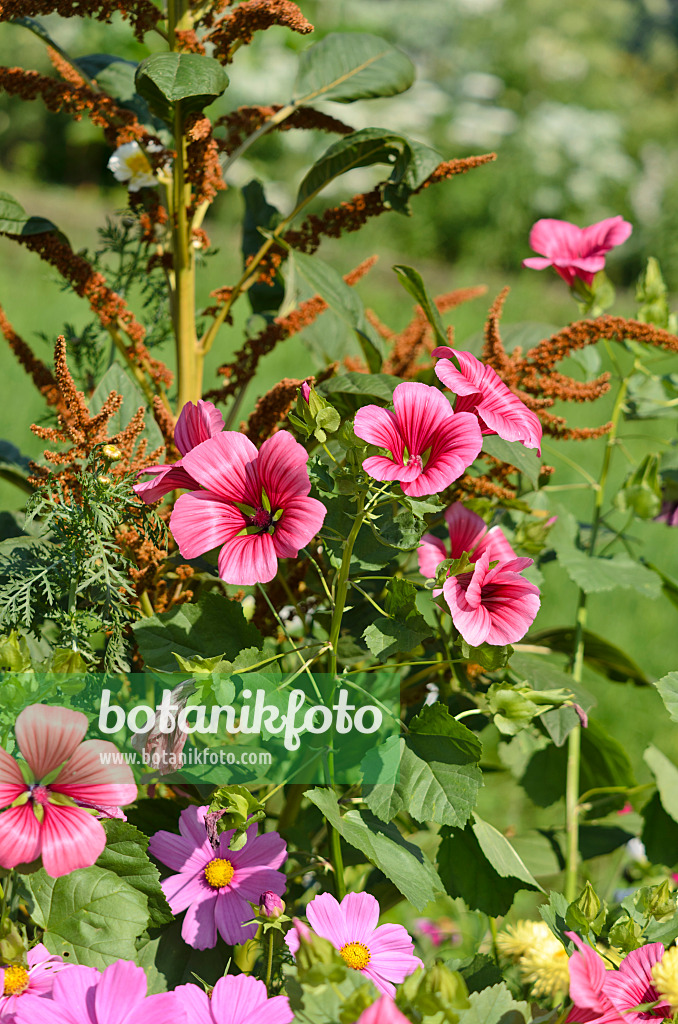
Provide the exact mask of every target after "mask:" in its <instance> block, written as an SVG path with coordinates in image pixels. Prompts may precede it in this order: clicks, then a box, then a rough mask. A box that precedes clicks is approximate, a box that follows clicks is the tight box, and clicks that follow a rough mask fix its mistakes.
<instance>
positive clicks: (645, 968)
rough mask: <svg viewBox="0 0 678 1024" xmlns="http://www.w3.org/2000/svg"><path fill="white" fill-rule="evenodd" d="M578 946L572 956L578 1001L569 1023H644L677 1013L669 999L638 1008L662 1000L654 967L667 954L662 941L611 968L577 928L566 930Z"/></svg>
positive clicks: (573, 985) (574, 995)
mask: <svg viewBox="0 0 678 1024" xmlns="http://www.w3.org/2000/svg"><path fill="white" fill-rule="evenodd" d="M565 934H566V935H567V937H568V939H572V941H573V942H574V943H575V945H576V946H577V947H578V949H579V952H575V953H573V954H572V956H571V957H570V961H569V969H570V999H571V1000H572V1002H573V1003H574V1006H573V1008H572V1010H571V1011H570V1013H569V1015H568V1018H567V1021H568V1022H569V1024H588V1021H600V1024H624V1022H627V1024H642V1022H645V1021H651V1020H657V1018H665V1017H671V1016H672V1015H673V1013H672V1010H671V1007H670V1005H669V1003H667V1002H663V1001H659V1002H658V1005H657V1006H655V1007H653V1008H652V1009H651V1010H640V1011H636V1010H634V1007H636V1006H640V1005H641V1004H643V1003H654V1002H657V1001H658V1000H660V995H659V992H658V991H657V989H656V988H655V984H654V980H653V978H652V968H653V967H654V965H655V964H656V963H657V962H658V961H659V960H661V959H662V957H663V956H664V946H663V944H662V943H661V942H651V943H650V944H649V945H647V946H643V947H641V949H634V950H632V951H631V952H630V953H629V954H628V955H627V956H625V957H624V959H623V960H622V962H621V964H620V965H619V969H618V970H616V971H608V970H607V969H606V967H605V961H604V960H603V958H602V957H601V956H600V954H599V953H597V952H596V951H595V950H594V949H592V948H591V947H590V946H587V945H586V944H585V943H584V942H582V940H581V939H580V938H579V936H578V935H576V934H575V933H574V932H566V933H565Z"/></svg>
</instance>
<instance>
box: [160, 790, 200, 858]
mask: <svg viewBox="0 0 678 1024" xmlns="http://www.w3.org/2000/svg"><path fill="white" fill-rule="evenodd" d="M208 810H209V805H208V804H203V806H202V807H195V806H191V807H185V808H184V810H183V811H182V812H181V814H180V815H179V831H180V833H181V834H182V836H184V838H185V839H189V840H190V841H191V842H192V843H193V844H195V845H196V846H199V847H200V848H201V849H202V850H204V851H205V853H206V854H207V855H208V859H209V857H211V856H212V846H211V844H210V841H209V839H208V838H207V828H206V826H205V815H206V814H207V811H208ZM157 834H160V833H157Z"/></svg>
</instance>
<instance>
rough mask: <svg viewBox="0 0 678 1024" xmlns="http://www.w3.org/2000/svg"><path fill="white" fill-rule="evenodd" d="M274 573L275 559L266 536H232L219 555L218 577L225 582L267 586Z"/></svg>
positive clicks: (265, 534) (269, 538)
mask: <svg viewBox="0 0 678 1024" xmlns="http://www.w3.org/2000/svg"><path fill="white" fill-rule="evenodd" d="M277 571H278V559H277V558H276V553H275V545H274V543H273V538H272V537H271V535H270V534H269V533H253V534H249V535H246V536H244V537H233V538H232V539H231V540H229V542H228V543H227V544H224V546H223V548H222V549H221V551H220V552H219V576H220V577H221V579H222V580H225V582H226V583H235V584H237V585H238V586H242V587H247V586H252V585H253V584H255V583H269V582H270V581H271V580H272V579H273V577H274V576H275V574H276V573H277Z"/></svg>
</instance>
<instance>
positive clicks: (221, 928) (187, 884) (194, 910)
mask: <svg viewBox="0 0 678 1024" xmlns="http://www.w3.org/2000/svg"><path fill="white" fill-rule="evenodd" d="M207 811H208V808H207V807H187V808H186V809H185V810H183V811H182V812H181V815H180V816H179V831H180V833H181V835H176V834H175V833H174V832H156V833H155V835H154V836H153V838H152V839H151V841H150V843H149V846H148V852H149V853H150V854H151V855H152V856H153V857H155V858H157V860H159V861H161V862H162V863H163V864H166V865H167V867H168V868H171V869H172V870H173V871H176V872H178V874H176V875H170V877H169V878H165V879H164V881H163V882H162V883H161V884H162V889H163V892H164V893H165V896H166V897H167V902H168V903H169V905H170V909H171V911H172V913H173V914H179V913H180V912H181V911H182V910H186V917H185V918H184V923H183V925H182V926H181V935H182V938H183V939H184V942H187V943H188V944H189V946H193V948H194V949H211V948H212V947H213V946H216V944H217V932H219V934H220V935H221V937H222V939H223V940H224V942H227V943H228V944H229V945H231V946H234V945H236V944H239V943H243V942H246V941H247V939H253V938H254V936H255V935H256V932H257V925H256V924H247V925H246V924H245V923H244V922H245V921H251V920H252V918H253V916H254V915H253V911H252V907H251V906H250V903H258V902H259V896H260V895H261V893H262V892H263V891H264V890H266V889H270V890H271V891H272V892H274V893H276V894H277V895H278V896H282V894H283V893H284V891H285V885H286V882H287V879H286V878H285V875H284V874H283V872H282V871H277V870H276V869H277V868H279V867H280V865H281V864H282V863H283V861H284V860H285V858H286V856H287V846H286V845H285V842H284V840H283V839H281V837H280V836H279V835H278V833H277V832H266V833H264V834H263V835H260V836H259V835H257V826H256V825H252V826H251V827H250V828H248V830H247V843H246V844H245V846H243V848H242V849H241V850H238V851H235V850H229V848H228V844H229V843H230V841H231V839H232V837H233V833H234V830H233V829H231V830H230V831H228V832H222V834H221V835H220V836H219V845H218V846H217V847H216V848H214V847H213V846H212V844H211V843H210V841H209V839H208V837H207V830H206V828H205V814H206V813H207ZM187 908H188V909H187Z"/></svg>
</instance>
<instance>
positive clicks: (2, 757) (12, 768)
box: [0, 747, 28, 807]
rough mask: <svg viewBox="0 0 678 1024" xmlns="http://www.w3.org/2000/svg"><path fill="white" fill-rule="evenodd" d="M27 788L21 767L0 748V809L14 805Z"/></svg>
mask: <svg viewBox="0 0 678 1024" xmlns="http://www.w3.org/2000/svg"><path fill="white" fill-rule="evenodd" d="M27 788H28V787H27V786H26V783H25V782H24V777H23V775H22V774H21V769H20V768H19V765H18V764H17V763H16V761H15V760H14V758H13V757H11V756H10V755H9V754H8V753H7V751H6V750H4V749H3V748H2V747H0V807H6V806H7V804H11V803H14V801H15V800H16V798H17V797H18V796H20V795H21V794H22V793H25V792H26V789H27Z"/></svg>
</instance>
